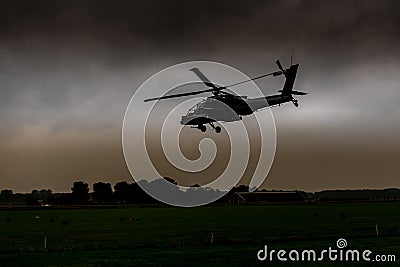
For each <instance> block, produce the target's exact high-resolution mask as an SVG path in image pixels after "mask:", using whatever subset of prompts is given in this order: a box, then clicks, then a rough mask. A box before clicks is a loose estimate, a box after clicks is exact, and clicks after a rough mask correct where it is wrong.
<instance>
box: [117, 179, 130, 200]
mask: <svg viewBox="0 0 400 267" xmlns="http://www.w3.org/2000/svg"><path fill="white" fill-rule="evenodd" d="M129 189H130V187H129V184H128V182H126V181H123V182H118V183H116V184H115V185H114V191H115V192H114V193H115V197H116V199H117V200H118V201H128V200H129V195H130V190H129Z"/></svg>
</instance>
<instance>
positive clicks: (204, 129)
mask: <svg viewBox="0 0 400 267" xmlns="http://www.w3.org/2000/svg"><path fill="white" fill-rule="evenodd" d="M197 129H199V130H200V131H202V132H203V133H204V132H205V131H206V130H207V128H206V126H205V125H203V124H200V125H199V126H198V127H197Z"/></svg>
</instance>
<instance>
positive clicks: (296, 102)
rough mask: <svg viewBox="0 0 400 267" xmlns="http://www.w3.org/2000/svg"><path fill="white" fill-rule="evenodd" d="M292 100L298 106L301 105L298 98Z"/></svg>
mask: <svg viewBox="0 0 400 267" xmlns="http://www.w3.org/2000/svg"><path fill="white" fill-rule="evenodd" d="M292 102H293V105H294V106H295V107H296V108H297V107H298V106H299V102H298V101H297V100H296V99H293V100H292Z"/></svg>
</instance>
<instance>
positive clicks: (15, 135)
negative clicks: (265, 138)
mask: <svg viewBox="0 0 400 267" xmlns="http://www.w3.org/2000/svg"><path fill="white" fill-rule="evenodd" d="M398 10H399V3H398V1H329V2H328V1H246V2H240V3H239V2H232V1H218V2H217V1H202V2H201V3H200V2H189V1H118V2H111V1H79V2H72V1H3V2H2V4H1V8H0V120H1V126H0V136H1V139H0V151H2V155H0V188H6V187H7V188H12V189H14V190H16V191H21V190H22V191H30V190H31V189H33V188H46V187H50V188H52V189H54V190H55V191H65V190H69V187H70V185H71V184H72V182H73V181H75V180H76V179H84V180H86V181H88V182H89V183H90V182H93V181H98V180H104V181H108V182H112V183H114V182H116V181H119V180H124V179H125V180H126V179H129V173H128V172H127V170H126V167H125V165H124V162H123V157H122V151H121V146H120V131H121V125H122V119H123V115H124V111H125V108H126V105H127V104H128V101H129V98H130V96H131V95H132V94H133V92H134V90H135V88H137V86H139V85H140V84H141V83H142V82H143V81H144V80H145V79H147V78H148V77H149V76H150V75H152V74H154V73H155V72H157V71H159V70H161V69H163V68H165V67H168V66H169V65H172V64H176V63H180V62H184V61H188V60H212V61H219V62H222V63H226V64H229V65H232V66H233V67H235V68H238V69H239V70H241V71H243V72H244V73H246V74H247V75H249V76H253V75H258V74H262V73H265V72H270V71H273V70H275V68H276V66H275V65H274V61H275V60H276V59H277V58H280V59H281V61H282V63H283V64H284V65H288V64H289V63H290V51H291V49H292V47H293V48H294V60H295V61H296V62H298V63H300V71H299V76H298V80H297V81H296V88H297V89H298V90H304V91H308V92H309V93H310V94H309V95H307V96H306V97H301V98H300V107H299V108H295V107H293V105H290V104H288V105H285V106H283V107H281V108H275V109H274V110H273V112H274V115H275V119H276V124H277V130H278V148H277V157H276V162H275V164H274V166H273V168H272V172H271V174H270V176H269V179H267V182H266V183H265V186H266V187H268V188H277V189H304V190H319V189H323V188H364V187H369V188H373V187H376V188H381V187H395V186H396V187H398V186H400V184H399V183H398V182H397V181H396V178H397V177H398V172H397V171H396V170H397V162H398V158H399V155H398V152H399V148H400V142H399V139H398V137H397V136H398V134H399V133H400V131H399V130H400V129H399V123H398V122H399V119H400V108H399V105H398V103H399V102H400V93H399V90H400V79H399V76H398V73H399V69H400V68H399V67H400V66H399V64H400V63H399V62H400V61H399V59H400V52H399V50H398V44H399V38H400V17H399V16H398ZM281 84H282V80H281V79H280V78H277V79H275V80H272V79H266V80H262V81H259V82H258V85H259V86H260V87H261V88H262V90H263V91H264V93H265V94H271V93H275V91H276V90H278V89H279V86H281ZM336 165H340V166H336ZM332 166H335V167H336V168H333V167H332ZM366 166H368V168H366ZM374 166H375V167H374Z"/></svg>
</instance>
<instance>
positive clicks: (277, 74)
mask: <svg viewBox="0 0 400 267" xmlns="http://www.w3.org/2000/svg"><path fill="white" fill-rule="evenodd" d="M282 74H283V72H282V71H274V72H271V73H267V74H264V75H261V76H257V77H254V78H250V79H248V80H244V81H241V82H238V83H234V84H231V85H227V86H225V87H232V86H235V85H239V84H242V83H247V82H250V81H254V80H257V79H261V78H264V77H267V76H271V75H273V76H279V75H282Z"/></svg>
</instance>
